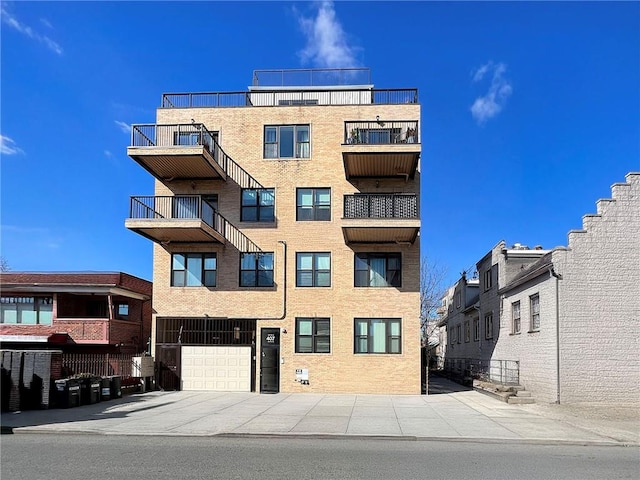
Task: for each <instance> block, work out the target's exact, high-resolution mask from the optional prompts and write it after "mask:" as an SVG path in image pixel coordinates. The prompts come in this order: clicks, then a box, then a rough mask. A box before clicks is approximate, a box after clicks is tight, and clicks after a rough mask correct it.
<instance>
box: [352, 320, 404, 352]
mask: <svg viewBox="0 0 640 480" xmlns="http://www.w3.org/2000/svg"><path fill="white" fill-rule="evenodd" d="M400 323H401V320H400V319H399V318H356V319H355V320H354V333H355V335H354V341H355V343H354V353H383V354H399V353H402V336H401V325H400Z"/></svg>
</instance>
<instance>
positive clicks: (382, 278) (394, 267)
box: [355, 253, 402, 287]
mask: <svg viewBox="0 0 640 480" xmlns="http://www.w3.org/2000/svg"><path fill="white" fill-rule="evenodd" d="M401 272H402V269H401V265H400V254H399V253H356V255H355V286H356V287H400V286H401V277H402V275H401Z"/></svg>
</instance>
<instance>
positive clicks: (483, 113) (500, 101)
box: [470, 62, 513, 125]
mask: <svg viewBox="0 0 640 480" xmlns="http://www.w3.org/2000/svg"><path fill="white" fill-rule="evenodd" d="M506 71H507V66H506V65H505V64H504V63H498V64H494V63H493V62H489V63H487V64H485V65H483V66H481V67H480V68H479V69H478V70H476V71H475V72H474V73H473V81H474V82H479V81H481V80H482V79H483V78H484V76H485V75H486V74H487V73H490V72H493V76H492V78H491V85H490V86H489V90H488V91H487V93H486V94H485V95H483V96H481V97H478V98H476V100H475V101H474V102H473V105H471V109H470V110H471V115H472V116H473V118H474V119H475V120H476V121H477V122H478V124H480V125H481V124H483V123H484V122H486V121H487V120H489V119H490V118H493V117H495V116H496V115H497V114H498V113H500V111H501V110H502V109H503V107H504V106H505V104H506V102H507V99H508V98H509V97H510V96H511V93H512V92H513V88H512V87H511V84H510V83H509V81H508V80H507V79H505V78H504V74H505V72H506Z"/></svg>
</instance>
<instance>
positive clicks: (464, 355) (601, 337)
mask: <svg viewBox="0 0 640 480" xmlns="http://www.w3.org/2000/svg"><path fill="white" fill-rule="evenodd" d="M525 252H527V253H525ZM527 256H528V257H529V258H528V259H526V260H525V257H527ZM532 259H533V260H534V261H533V263H531V260H532ZM477 265H478V272H479V275H480V296H479V301H478V304H477V305H476V307H477V308H476V310H478V311H479V312H480V317H481V320H480V321H481V323H485V325H484V326H485V329H489V328H490V326H489V325H488V322H487V321H486V319H487V318H489V316H491V315H492V316H493V322H492V324H493V325H492V327H493V335H494V338H493V339H492V340H493V348H492V349H491V350H492V351H491V354H490V356H489V357H487V355H488V352H487V349H486V347H488V346H489V345H490V344H487V343H486V342H484V343H482V342H481V341H473V340H474V339H473V337H472V338H471V339H470V341H469V342H465V343H466V344H467V345H466V346H465V348H458V350H457V351H455V350H454V351H452V350H451V349H449V350H448V352H447V356H448V357H449V363H451V360H453V359H456V360H457V362H458V363H459V364H460V363H463V364H466V365H469V364H472V363H473V362H474V361H476V360H484V361H486V360H487V358H490V359H491V360H493V361H496V360H516V361H518V362H519V378H520V383H521V384H522V385H523V386H524V387H525V388H526V389H527V390H529V391H531V392H532V394H533V395H534V396H535V398H536V400H537V401H538V402H560V403H578V402H615V403H640V353H639V352H640V334H639V333H638V326H639V321H640V173H629V174H628V175H627V176H626V182H625V183H618V184H615V185H613V187H612V198H611V199H602V200H599V201H598V202H597V214H595V215H585V216H584V217H583V229H582V230H572V231H570V232H569V244H568V247H567V248H564V247H560V248H556V249H554V250H553V251H551V252H546V251H544V250H535V249H534V250H520V251H519V249H511V250H507V249H505V248H504V243H503V242H501V243H499V244H498V245H496V247H494V248H493V249H492V250H491V252H489V254H487V255H486V256H485V257H484V258H483V259H482V260H481V261H480V262H478V264H477ZM496 281H497V285H494V284H493V282H496ZM447 317H448V318H447ZM483 318H484V319H485V321H484V322H483V320H482V319H483ZM461 321H462V322H464V321H465V320H464V319H462V320H460V319H458V318H457V317H454V316H450V315H446V316H445V317H444V318H443V319H442V323H445V324H446V325H447V328H448V330H449V331H450V332H451V331H452V330H453V329H455V330H456V331H457V330H458V329H459V328H462V330H463V331H464V326H462V327H458V325H457V324H458V323H460V322H461ZM463 325H464V324H463ZM484 333H485V335H484V336H485V340H489V338H486V337H488V336H489V335H490V331H489V330H485V332H484ZM448 336H449V344H451V342H452V339H451V333H449V335H448ZM464 340H466V338H465V339H464ZM456 346H457V345H456ZM483 347H484V348H483Z"/></svg>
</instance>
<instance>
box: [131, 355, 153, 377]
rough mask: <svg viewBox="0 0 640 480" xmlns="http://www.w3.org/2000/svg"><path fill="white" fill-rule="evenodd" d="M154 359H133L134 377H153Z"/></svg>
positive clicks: (132, 371)
mask: <svg viewBox="0 0 640 480" xmlns="http://www.w3.org/2000/svg"><path fill="white" fill-rule="evenodd" d="M153 373H154V372H153V357H133V358H132V359H131V376H132V377H153Z"/></svg>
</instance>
